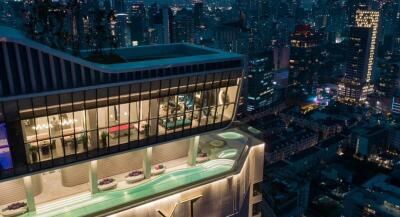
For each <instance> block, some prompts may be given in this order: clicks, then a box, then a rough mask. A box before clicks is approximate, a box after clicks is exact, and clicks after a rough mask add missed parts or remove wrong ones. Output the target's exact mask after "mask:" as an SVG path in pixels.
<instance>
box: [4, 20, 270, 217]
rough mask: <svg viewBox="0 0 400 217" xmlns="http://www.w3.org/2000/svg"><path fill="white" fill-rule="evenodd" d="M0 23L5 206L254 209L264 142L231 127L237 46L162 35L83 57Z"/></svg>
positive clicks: (157, 211) (8, 212) (105, 211)
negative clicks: (229, 48)
mask: <svg viewBox="0 0 400 217" xmlns="http://www.w3.org/2000/svg"><path fill="white" fill-rule="evenodd" d="M1 28H2V29H1V30H0V32H1V33H2V35H1V37H0V45H1V48H2V49H1V51H0V71H2V72H4V73H0V164H1V167H0V189H1V192H2V195H1V196H0V205H2V206H4V208H3V209H2V215H5V216H13V215H14V214H15V213H14V214H13V212H17V211H20V212H21V213H25V214H24V215H27V216H28V215H29V216H39V215H40V216H55V215H57V216H64V215H65V216H67V215H69V216H71V215H72V216H93V215H96V216H97V215H98V216H104V215H110V214H115V215H116V216H132V214H129V213H131V212H133V213H135V212H140V213H142V214H143V215H142V214H140V215H139V216H144V215H149V216H160V215H161V216H171V215H174V216H190V215H191V216H193V215H198V214H196V213H204V210H208V211H209V212H210V213H209V215H207V216H221V215H226V216H228V215H229V216H235V215H239V214H240V215H243V213H246V215H249V216H252V215H253V213H255V214H257V213H256V212H254V210H256V211H257V210H258V208H257V206H258V205H257V203H258V202H259V201H261V198H260V197H261V196H260V195H259V194H257V192H256V191H253V188H254V186H256V185H254V184H257V183H258V182H260V181H262V164H263V163H262V162H263V152H264V151H263V149H264V145H263V143H262V142H261V141H259V140H257V139H256V138H255V137H253V136H252V133H254V131H248V132H246V129H245V130H244V131H243V130H241V129H239V128H229V127H230V125H231V123H232V121H233V119H234V116H235V112H236V106H237V100H238V96H239V92H240V86H241V82H242V77H243V73H244V57H243V56H241V55H237V54H232V53H225V52H221V51H218V50H214V49H208V48H203V47H198V46H194V45H187V44H169V45H154V46H143V47H135V48H122V49H118V50H116V51H115V53H114V57H113V58H111V57H108V58H103V59H98V58H96V57H94V56H90V55H89V54H86V53H85V52H82V56H81V57H79V58H78V57H74V56H71V55H69V54H67V53H64V52H60V51H56V50H54V49H51V48H49V47H46V46H44V45H41V44H38V43H36V42H33V41H31V40H29V39H27V38H25V37H24V36H23V35H21V34H20V33H19V32H17V31H16V30H13V29H9V28H4V27H1ZM105 52H107V51H105ZM115 56H118V58H115ZM222 186H223V187H222ZM222 188H224V189H222ZM255 188H257V187H255ZM232 198H235V199H234V200H232ZM150 201H153V202H151V203H150ZM217 201H218V202H217ZM224 201H225V202H224ZM16 202H21V203H19V204H17V205H15V204H16ZM15 206H21V209H22V210H21V209H13V207H15ZM143 207H144V208H143ZM150 207H153V208H152V209H150ZM171 207H173V208H171ZM120 212H122V213H120ZM21 213H20V214H21ZM126 213H128V214H126ZM146 213H147V214H146ZM188 213H189V214H190V213H191V214H190V215H187V214H188ZM193 213H195V214H193ZM134 215H136V214H134Z"/></svg>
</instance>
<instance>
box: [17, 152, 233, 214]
mask: <svg viewBox="0 0 400 217" xmlns="http://www.w3.org/2000/svg"><path fill="white" fill-rule="evenodd" d="M233 165H234V161H233V160H228V159H216V160H210V161H208V162H206V163H204V164H201V165H199V166H196V167H190V168H186V169H181V170H177V171H173V172H170V173H167V174H163V175H160V176H159V177H157V178H155V179H152V180H150V181H148V182H145V183H143V184H140V185H137V186H135V187H132V188H128V189H123V190H114V191H106V192H101V193H97V194H94V195H91V197H89V198H88V199H87V200H86V201H79V202H77V203H76V204H70V205H68V206H67V207H64V208H61V209H55V210H49V211H48V212H45V213H39V214H38V213H36V212H30V213H26V214H24V215H22V216H24V217H31V216H41V217H42V216H43V217H46V216H65V217H67V216H71V217H72V216H73V217H78V216H87V215H95V214H96V213H99V212H104V211H106V210H110V209H113V208H115V207H121V206H124V205H128V204H132V203H133V202H137V201H140V200H142V199H145V198H147V197H150V196H152V195H156V194H161V193H164V192H166V191H169V190H173V189H176V188H179V187H182V186H185V185H188V184H191V183H194V182H198V181H201V180H204V179H207V178H210V177H213V176H216V175H220V174H223V173H226V172H228V171H230V170H231V169H232V167H233Z"/></svg>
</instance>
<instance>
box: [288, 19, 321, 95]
mask: <svg viewBox="0 0 400 217" xmlns="http://www.w3.org/2000/svg"><path fill="white" fill-rule="evenodd" d="M319 51H320V49H319V36H318V34H317V33H316V32H315V31H313V29H312V28H311V26H309V25H298V26H296V30H295V32H294V33H293V34H292V36H291V39H290V60H289V77H288V96H291V97H293V98H297V97H299V96H300V97H303V96H310V95H311V94H313V92H315V89H316V85H315V84H316V82H317V78H318V69H319V65H320V61H319V60H318V56H319V55H320V54H319ZM314 94H315V93H314Z"/></svg>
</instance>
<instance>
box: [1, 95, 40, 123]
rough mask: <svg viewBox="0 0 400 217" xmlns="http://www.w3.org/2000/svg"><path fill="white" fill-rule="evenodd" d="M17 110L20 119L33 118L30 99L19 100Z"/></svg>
mask: <svg viewBox="0 0 400 217" xmlns="http://www.w3.org/2000/svg"><path fill="white" fill-rule="evenodd" d="M18 108H19V115H20V118H21V119H24V118H31V117H33V109H32V101H31V99H30V98H29V99H23V100H19V101H18ZM0 121H1V120H0Z"/></svg>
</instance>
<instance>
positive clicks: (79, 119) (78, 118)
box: [67, 111, 86, 133]
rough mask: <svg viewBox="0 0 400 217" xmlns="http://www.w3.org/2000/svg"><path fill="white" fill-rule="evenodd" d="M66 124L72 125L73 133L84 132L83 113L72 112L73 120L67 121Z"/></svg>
mask: <svg viewBox="0 0 400 217" xmlns="http://www.w3.org/2000/svg"><path fill="white" fill-rule="evenodd" d="M67 121H68V123H73V124H74V126H75V133H79V132H83V131H85V122H86V120H85V113H84V112H83V111H78V112H74V118H73V119H69V120H67Z"/></svg>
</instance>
